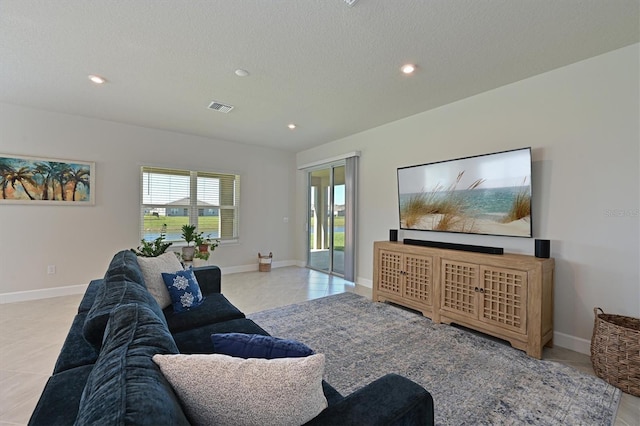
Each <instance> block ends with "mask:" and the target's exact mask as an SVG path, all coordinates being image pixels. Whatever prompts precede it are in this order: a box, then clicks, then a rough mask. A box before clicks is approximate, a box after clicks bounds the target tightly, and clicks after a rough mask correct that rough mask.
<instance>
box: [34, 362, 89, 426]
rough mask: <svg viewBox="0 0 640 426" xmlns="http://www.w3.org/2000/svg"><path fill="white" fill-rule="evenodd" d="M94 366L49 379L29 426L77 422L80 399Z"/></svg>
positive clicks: (86, 366)
mask: <svg viewBox="0 0 640 426" xmlns="http://www.w3.org/2000/svg"><path fill="white" fill-rule="evenodd" d="M92 369H93V365H85V366H82V367H76V368H72V369H70V370H66V371H63V372H61V373H58V374H54V375H53V376H51V377H49V381H47V385H46V386H45V388H44V391H43V392H42V395H40V400H38V404H37V405H36V408H35V410H33V413H32V414H31V418H30V419H29V426H69V425H72V424H73V422H74V421H75V420H76V415H77V414H78V407H79V406H80V398H81V397H82V391H83V389H84V385H85V383H86V382H87V378H88V377H89V374H91V370H92Z"/></svg>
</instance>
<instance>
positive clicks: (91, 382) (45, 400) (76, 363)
mask: <svg viewBox="0 0 640 426" xmlns="http://www.w3.org/2000/svg"><path fill="white" fill-rule="evenodd" d="M194 272H195V275H196V278H197V280H198V283H199V285H200V288H201V291H202V293H203V295H204V296H205V300H204V302H203V304H202V305H200V306H198V307H197V308H193V309H191V310H189V311H187V312H182V313H174V312H173V309H172V307H171V306H169V307H168V308H166V309H164V310H162V309H160V307H159V305H158V304H157V302H156V301H155V299H154V298H153V297H152V296H151V295H150V293H149V292H148V291H147V289H146V287H145V283H144V278H143V276H142V273H141V270H140V268H139V265H138V262H137V260H136V256H135V255H134V254H133V253H132V252H130V251H122V252H119V253H117V254H116V255H115V256H114V258H113V260H112V262H111V264H110V266H109V269H108V270H107V272H106V274H105V276H104V278H103V279H97V280H94V281H92V282H91V283H90V284H89V286H88V288H87V291H86V293H85V295H84V298H83V299H82V301H81V303H80V306H79V308H78V313H77V315H76V316H75V319H74V321H73V323H72V325H71V329H70V330H69V333H68V335H67V338H66V340H65V342H64V345H63V347H62V350H61V352H60V355H59V357H58V359H57V362H56V365H55V368H54V371H53V374H52V375H51V377H50V378H49V380H48V382H47V384H46V386H45V389H44V391H43V392H42V395H41V397H40V400H39V401H38V404H37V406H36V408H35V410H34V412H33V414H32V416H31V419H30V421H29V424H30V425H34V426H35V425H47V426H51V425H73V424H76V425H89V424H91V425H183V424H184V425H186V424H190V420H189V418H187V416H186V414H185V412H184V410H183V407H182V406H181V404H180V401H179V399H178V397H177V396H176V394H175V393H174V392H173V389H172V387H171V385H170V384H169V382H168V381H167V380H166V379H165V378H164V376H163V375H162V373H161V371H160V369H159V368H158V367H157V366H156V364H155V363H154V362H153V361H152V359H151V358H152V357H153V355H155V354H177V353H183V354H206V353H211V352H212V351H213V344H212V342H211V338H210V336H211V334H213V333H231V332H234V333H249V334H262V335H268V333H267V332H266V331H265V330H263V329H262V328H261V327H260V326H259V325H257V324H256V323H254V322H253V321H251V320H250V319H248V318H245V315H244V314H243V313H242V312H241V311H240V310H238V309H237V308H236V307H235V306H233V304H231V303H230V302H229V300H227V299H226V298H225V297H224V296H223V295H222V294H221V288H220V282H221V277H220V269H219V268H218V267H215V266H209V267H202V268H195V270H194ZM322 385H323V390H324V393H325V396H326V398H327V402H328V407H327V408H326V409H325V410H324V411H322V412H321V413H320V414H319V415H318V416H317V417H315V418H314V419H313V420H311V421H310V422H308V423H307V424H309V425H431V424H433V399H432V398H431V395H430V394H429V393H428V392H427V391H426V390H425V389H424V388H422V387H421V386H419V385H417V384H416V383H414V382H412V381H410V380H409V379H406V378H404V377H401V376H398V375H394V374H389V375H386V376H384V377H382V378H380V379H378V380H376V381H374V382H372V383H370V384H369V385H367V386H365V387H364V388H362V389H360V390H358V391H356V392H354V393H352V394H351V395H348V396H346V397H344V396H342V395H340V394H339V393H338V392H337V391H336V390H335V389H334V388H332V387H331V385H329V384H328V383H326V382H323V384H322Z"/></svg>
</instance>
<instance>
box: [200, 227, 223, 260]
mask: <svg viewBox="0 0 640 426" xmlns="http://www.w3.org/2000/svg"><path fill="white" fill-rule="evenodd" d="M195 242H196V245H197V246H198V248H199V250H198V251H197V252H196V253H195V255H194V257H195V258H196V259H202V260H209V256H210V255H211V253H210V252H209V250H211V251H214V250H215V249H216V247H218V246H219V245H220V240H217V239H216V240H212V239H211V234H208V235H207V236H206V237H203V236H202V232H199V233H198V234H197V235H196V237H195Z"/></svg>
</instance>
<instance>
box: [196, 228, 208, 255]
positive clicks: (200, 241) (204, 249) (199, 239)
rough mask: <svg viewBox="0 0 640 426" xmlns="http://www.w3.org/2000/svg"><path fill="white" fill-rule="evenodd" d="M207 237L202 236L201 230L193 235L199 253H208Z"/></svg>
mask: <svg viewBox="0 0 640 426" xmlns="http://www.w3.org/2000/svg"><path fill="white" fill-rule="evenodd" d="M208 241H209V238H204V237H203V236H202V232H198V233H197V234H196V235H195V242H196V246H197V247H198V252H199V253H209V244H208Z"/></svg>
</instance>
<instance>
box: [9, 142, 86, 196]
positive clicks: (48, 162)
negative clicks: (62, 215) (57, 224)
mask: <svg viewBox="0 0 640 426" xmlns="http://www.w3.org/2000/svg"><path fill="white" fill-rule="evenodd" d="M95 168H96V165H95V163H94V162H87V161H76V160H56V159H51V158H37V157H24V156H13V155H4V154H0V204H3V203H18V204H50V205H55V204H57V205H94V204H95V194H94V192H95V191H94V189H95Z"/></svg>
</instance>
